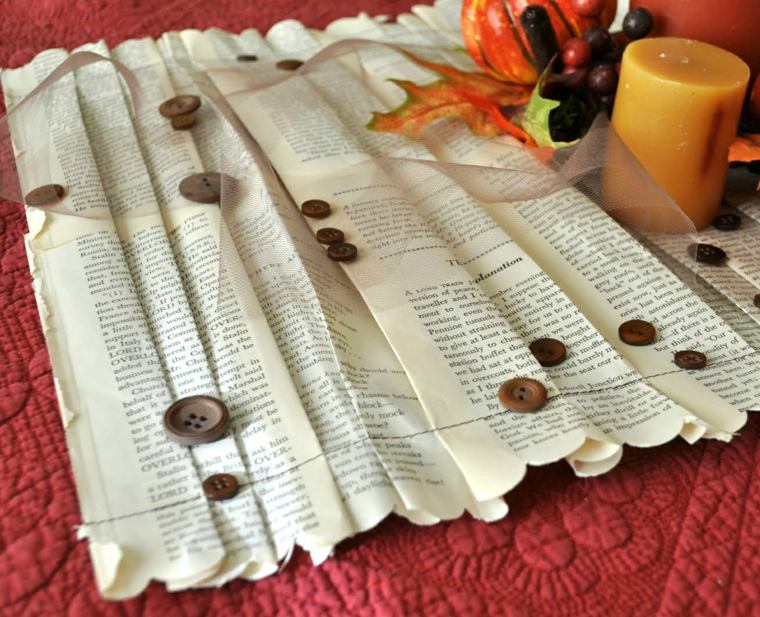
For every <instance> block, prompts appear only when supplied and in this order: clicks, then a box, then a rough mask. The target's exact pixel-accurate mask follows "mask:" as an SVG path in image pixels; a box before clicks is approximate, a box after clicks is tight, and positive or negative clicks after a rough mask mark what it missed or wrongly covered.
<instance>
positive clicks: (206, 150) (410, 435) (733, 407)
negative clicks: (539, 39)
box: [2, 0, 760, 598]
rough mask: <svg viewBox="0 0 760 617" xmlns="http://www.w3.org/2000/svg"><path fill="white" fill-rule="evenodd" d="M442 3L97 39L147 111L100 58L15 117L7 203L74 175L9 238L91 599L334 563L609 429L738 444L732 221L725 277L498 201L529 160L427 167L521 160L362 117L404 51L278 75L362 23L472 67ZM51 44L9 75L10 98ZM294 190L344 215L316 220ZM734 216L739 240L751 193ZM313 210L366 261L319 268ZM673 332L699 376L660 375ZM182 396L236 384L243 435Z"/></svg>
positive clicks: (744, 267)
mask: <svg viewBox="0 0 760 617" xmlns="http://www.w3.org/2000/svg"><path fill="white" fill-rule="evenodd" d="M457 6H458V3H457V2H455V1H454V0H439V2H438V3H437V4H436V5H435V7H417V8H416V9H415V11H414V13H415V14H414V15H412V14H409V15H402V16H399V18H398V19H397V23H394V24H389V23H385V22H384V20H383V19H380V18H370V17H368V16H366V15H360V16H359V17H357V18H350V19H342V20H338V21H337V22H335V23H333V24H331V25H330V26H329V27H328V28H326V30H325V31H324V32H315V31H310V30H307V29H306V28H304V27H303V26H302V25H301V24H299V23H298V22H294V21H286V22H282V23H280V24H277V25H276V26H274V27H273V28H272V29H271V30H270V31H269V33H267V35H266V36H262V35H261V34H259V33H258V32H256V31H253V30H244V31H243V32H241V33H240V34H237V35H233V34H230V33H227V32H223V31H220V30H213V29H212V30H209V31H206V32H200V31H196V30H188V31H183V32H170V33H166V34H164V35H163V36H162V37H161V38H160V40H158V41H153V40H152V39H142V40H135V41H127V42H125V43H122V44H121V45H119V46H118V47H116V48H115V49H113V50H109V49H108V48H107V46H106V45H105V44H104V43H102V42H101V43H97V44H92V45H87V46H84V47H83V48H82V49H83V50H87V51H94V52H96V53H98V54H100V55H102V56H104V57H106V58H113V59H114V60H117V61H119V62H120V63H122V64H123V65H124V66H126V67H127V69H129V71H131V73H132V74H133V75H134V76H135V78H136V79H137V82H138V85H139V91H140V98H139V101H134V100H132V98H131V97H130V92H129V90H128V88H127V87H126V86H125V84H124V82H123V80H122V79H121V78H120V77H119V76H118V72H117V70H116V68H115V67H114V65H113V64H111V63H109V62H98V63H94V64H89V65H86V66H81V67H79V68H77V70H76V71H74V72H72V73H70V74H69V75H67V76H65V77H64V78H62V79H60V80H59V81H58V82H56V84H55V85H54V86H53V87H51V88H50V90H49V92H47V93H46V98H45V99H44V100H45V105H44V122H43V123H42V125H43V126H44V129H43V130H36V131H29V130H28V126H27V125H28V124H29V123H30V122H31V119H30V116H29V115H27V116H24V115H23V114H18V115H15V116H12V118H11V119H12V125H11V129H12V132H13V133H14V135H15V137H17V138H18V137H19V136H22V135H23V136H24V137H25V139H23V140H20V139H19V140H15V142H14V143H16V145H17V151H16V161H17V167H18V171H19V176H20V180H21V184H22V187H23V189H24V192H27V191H29V190H31V189H34V188H35V187H37V186H40V185H42V184H46V183H51V182H55V183H58V184H61V185H62V186H64V187H66V195H65V199H64V202H63V204H62V206H61V207H60V208H56V209H55V210H54V211H44V210H43V209H35V208H29V209H28V210H27V214H28V220H29V227H30V232H29V234H28V236H27V238H26V244H27V248H28V253H29V260H30V268H31V270H32V273H33V276H34V285H35V293H36V297H37V301H38V305H39V309H40V314H41V317H42V321H43V325H44V330H45V335H46V338H47V342H48V347H49V349H50V354H51V360H52V364H53V370H54V374H55V379H56V386H57V389H58V393H59V400H60V403H61V410H62V415H63V422H64V427H65V430H66V435H67V441H68V445H69V449H70V452H71V458H72V465H73V468H74V474H75V478H76V482H77V490H78V492H79V499H80V503H81V508H82V519H83V523H82V525H81V527H80V536H81V537H86V538H88V539H89V542H90V552H91V555H92V560H93V564H94V568H95V573H96V579H97V582H98V586H99V589H100V590H101V592H102V593H103V595H104V596H106V597H111V598H124V597H129V596H131V595H135V594H137V593H139V592H140V591H141V590H142V589H143V588H144V587H145V586H146V585H147V584H148V582H149V581H150V580H151V579H156V580H160V581H164V582H165V583H166V585H167V587H168V588H169V589H172V590H175V589H183V588H187V587H193V586H210V585H221V584H224V583H225V582H227V581H229V580H231V579H233V578H237V577H243V578H247V579H256V578H260V577H263V576H267V575H269V574H272V573H274V572H275V571H276V570H277V568H278V564H280V563H281V562H283V561H286V560H287V559H288V557H289V555H290V553H291V551H292V550H293V549H294V547H295V546H296V545H298V546H301V547H303V548H304V549H306V550H308V551H309V552H310V553H311V555H312V558H313V560H314V561H315V562H316V563H319V562H321V561H322V560H324V559H325V558H327V557H328V556H329V555H330V554H331V552H332V550H333V548H334V546H335V545H336V544H337V543H338V542H340V541H341V540H343V539H345V538H347V537H350V536H351V535H354V534H356V533H358V532H361V531H365V530H368V529H370V528H372V527H374V526H375V525H377V524H378V523H379V522H380V521H381V520H382V519H383V518H384V517H386V516H387V515H388V514H389V513H392V512H394V513H396V514H399V515H401V516H403V517H405V518H407V519H409V520H410V521H413V522H415V523H418V524H433V523H436V522H438V521H440V520H448V519H452V518H456V517H458V516H461V515H462V514H463V513H464V512H469V513H470V514H472V515H473V516H475V517H477V518H480V519H484V520H488V521H491V520H496V519H498V518H500V517H502V516H504V515H505V514H506V513H507V506H506V504H505V502H504V499H503V498H502V496H503V495H504V494H505V493H507V492H508V491H509V490H510V489H511V488H513V487H514V486H515V485H516V484H517V483H519V482H520V481H521V479H522V478H523V476H524V474H525V471H526V468H527V465H529V464H533V465H539V464H545V463H549V462H553V461H557V460H559V459H562V458H565V459H566V460H567V462H568V463H569V464H570V465H571V466H572V468H573V469H574V471H575V472H576V473H577V474H578V475H581V476H589V475H597V474H600V473H604V472H606V471H608V470H609V469H611V468H612V467H614V466H615V464H617V462H618V461H619V460H620V458H621V456H622V454H623V446H624V445H626V444H629V445H636V446H653V445H656V444H660V443H663V442H665V441H668V440H670V439H672V438H673V437H675V436H677V435H679V434H680V435H681V436H682V437H683V438H685V439H687V440H688V441H690V442H693V441H696V440H697V439H699V438H700V437H715V438H720V439H729V438H730V436H731V435H732V434H733V433H734V432H735V431H736V430H738V429H739V428H740V427H741V426H742V424H743V423H744V421H745V417H746V416H745V413H744V412H745V411H746V410H748V409H758V408H760V377H758V375H760V371H758V370H757V369H758V363H759V362H760V356H758V349H760V347H759V345H760V341H759V340H758V337H757V335H756V333H755V330H754V329H753V327H752V326H753V325H754V324H755V321H753V319H756V316H754V317H753V316H752V315H750V307H749V306H744V305H741V304H740V303H738V302H737V304H739V308H737V306H735V305H734V304H733V303H731V302H728V301H727V300H726V298H730V299H731V300H734V299H736V298H739V297H740V296H741V297H744V296H742V294H745V295H746V292H748V290H749V286H751V285H753V284H756V277H757V273H756V271H754V270H753V269H752V267H751V266H750V265H748V264H749V261H750V260H749V257H748V256H749V255H751V254H752V251H753V250H755V249H754V248H753V247H751V246H750V245H749V244H748V243H749V242H750V241H749V239H748V238H749V237H750V236H749V235H746V236H736V238H735V240H733V242H735V243H736V244H735V245H732V246H731V247H730V250H729V254H730V255H731V256H732V265H731V268H730V272H731V274H730V275H726V273H725V272H718V271H710V274H711V276H707V275H705V276H704V277H702V273H701V272H698V274H700V276H699V277H697V276H693V277H688V276H687V277H683V275H682V273H683V271H684V270H685V269H687V268H689V267H693V265H692V264H689V263H688V262H686V261H683V260H679V259H678V258H677V257H676V258H674V255H677V254H679V253H678V251H680V250H681V248H682V247H678V246H676V244H675V243H677V242H681V241H682V240H681V239H673V238H672V237H670V238H667V239H664V240H663V239H659V238H655V239H653V238H642V239H640V241H639V240H637V239H635V238H634V237H633V236H631V235H630V234H629V233H628V232H626V231H625V230H624V229H623V228H621V227H620V226H619V225H618V224H617V223H615V222H614V221H613V220H612V219H611V218H610V217H609V216H608V215H607V214H606V213H604V212H603V211H601V210H600V209H599V208H597V207H596V206H595V205H594V204H593V203H592V202H591V201H589V200H588V199H587V198H586V197H584V196H583V195H582V194H581V193H580V192H578V191H576V190H575V189H570V188H568V189H566V190H564V191H561V192H556V193H554V194H552V195H550V196H548V197H544V198H541V199H536V200H531V201H525V200H522V201H514V200H511V199H510V195H511V193H510V182H512V183H514V182H517V181H518V180H517V179H516V178H518V176H514V175H512V176H510V175H509V174H508V173H506V172H505V173H503V174H501V175H494V174H488V175H485V176H479V175H477V172H469V175H467V174H465V175H464V176H460V177H459V179H460V182H457V181H455V180H454V179H453V178H452V177H451V176H450V175H447V174H445V173H442V172H441V168H440V167H439V166H437V165H439V164H440V163H441V162H446V163H450V164H455V165H470V166H491V167H497V168H502V169H504V168H509V167H513V168H526V167H530V165H531V164H533V163H534V162H533V161H532V160H531V159H530V158H529V155H527V154H526V153H525V152H524V151H522V150H520V149H519V148H517V147H514V146H513V145H510V141H509V138H506V139H502V138H499V139H496V140H495V141H484V140H482V139H479V138H474V137H473V136H472V135H470V133H469V132H468V130H467V129H466V128H465V127H464V126H463V125H462V124H460V123H458V122H457V121H443V122H439V123H437V124H435V125H434V126H433V127H432V130H431V131H430V132H429V133H428V134H427V135H426V139H425V140H424V141H422V140H410V139H408V138H406V137H403V136H400V135H396V134H392V133H379V132H373V131H370V130H368V129H367V128H366V124H367V121H368V120H369V118H370V117H371V115H372V113H373V112H375V111H383V110H388V109H392V108H393V107H395V106H397V105H398V104H400V103H401V102H402V101H403V100H404V93H403V92H402V91H401V90H400V89H399V88H398V87H397V86H395V85H394V84H392V83H390V82H389V81H388V79H389V78H396V79H407V80H409V81H412V82H414V83H418V84H424V83H430V82H432V81H434V80H435V79H437V78H438V76H437V75H436V74H435V73H433V72H432V71H429V70H428V69H425V68H422V67H421V66H420V65H418V64H416V63H414V62H413V61H412V60H410V58H409V57H408V56H406V55H405V54H403V53H400V52H399V51H397V50H394V49H391V48H388V47H379V46H373V45H370V44H358V45H356V46H355V48H354V49H353V50H352V51H351V53H345V54H341V55H340V56H338V57H336V58H333V59H331V60H326V61H325V62H323V63H322V64H320V65H319V66H317V67H315V68H314V70H310V71H309V72H306V73H303V74H300V73H299V74H294V75H292V76H290V77H289V78H288V79H282V78H283V77H287V76H288V74H287V72H285V71H283V70H282V69H280V68H278V67H277V64H276V63H277V61H280V60H285V59H288V60H307V59H308V58H310V57H311V56H313V55H314V54H315V53H317V52H318V51H319V50H320V49H323V48H324V47H325V46H327V45H329V44H330V43H333V42H335V41H338V40H341V39H357V38H362V39H372V40H379V41H385V42H393V43H398V44H402V45H406V46H409V47H410V48H413V49H414V51H415V53H416V54H419V55H420V56H424V57H425V58H426V59H428V60H432V61H436V62H442V63H447V64H450V65H453V66H456V67H458V68H460V69H462V70H476V69H475V65H474V64H473V62H472V61H471V60H470V59H469V57H468V56H467V55H466V54H464V53H463V52H462V51H461V49H457V48H456V43H455V41H456V40H457V36H458V24H457V18H456V14H458V12H457ZM67 57H68V54H67V53H66V52H64V51H62V50H50V51H47V52H44V53H42V54H40V55H39V56H37V57H36V58H35V59H34V60H33V61H32V62H31V63H30V64H28V65H27V66H25V67H22V68H20V69H15V70H8V71H3V73H2V85H3V90H4V95H5V98H6V103H7V106H8V109H12V108H13V106H14V105H16V104H17V103H18V102H19V101H20V100H21V99H23V97H24V96H25V95H26V94H28V93H29V92H30V91H31V90H32V89H33V88H34V87H35V86H36V85H37V84H38V83H39V82H40V81H41V80H42V79H43V78H44V77H45V76H46V75H47V74H48V73H49V72H50V71H51V70H52V69H53V68H54V67H55V66H57V65H58V64H60V63H61V62H62V61H64V60H65V59H66V58H67ZM253 57H255V58H257V60H255V61H254V60H252V58H253ZM273 79H279V80H280V81H278V83H276V84H274V85H272V84H271V82H272V80H273ZM261 84H269V85H267V86H266V87H260V86H261ZM175 95H193V96H198V97H199V98H200V101H201V106H200V108H199V109H198V110H197V111H196V112H195V120H196V124H195V126H194V127H193V128H192V129H191V130H189V131H182V130H174V129H173V128H172V126H171V124H170V123H169V122H168V120H167V119H166V118H164V117H162V116H161V115H160V114H159V113H158V111H157V109H158V106H159V105H160V104H161V103H162V102H163V101H165V100H167V99H169V98H171V97H173V96H175ZM36 119H37V118H36V117H35V120H36ZM29 135H31V137H29ZM22 142H23V144H24V147H23V148H21V147H18V144H19V143H22ZM40 161H42V162H43V163H44V164H42V165H41V164H40ZM469 169H475V167H472V168H469ZM200 172H205V173H212V172H220V173H221V174H222V177H223V178H224V179H223V181H222V190H221V200H220V202H221V203H220V204H199V203H195V202H193V201H190V200H189V199H187V198H186V197H184V196H182V195H181V194H180V191H179V189H178V186H179V183H180V182H181V181H182V180H183V179H184V178H187V177H188V176H190V175H192V174H196V173H200ZM473 181H479V182H480V184H481V186H480V189H482V190H481V191H480V192H481V193H488V194H490V195H491V196H492V197H493V198H491V199H489V200H487V201H484V200H483V199H479V198H478V197H477V194H479V193H478V191H474V192H473V191H472V190H468V183H471V182H473ZM470 188H471V187H470ZM494 196H495V197H494ZM308 199H324V200H326V201H328V202H329V203H330V204H331V208H332V212H331V214H330V216H329V218H327V219H322V220H317V219H308V218H305V217H304V216H302V214H301V212H300V210H299V205H300V204H301V203H302V202H304V201H305V200H308ZM740 207H741V208H743V209H744V211H745V213H746V218H747V222H746V225H745V229H744V231H745V232H746V233H747V234H750V233H751V232H752V231H753V230H754V227H752V226H756V225H757V223H756V222H755V221H754V220H753V215H755V210H753V209H752V206H751V205H743V206H740ZM326 226H329V227H335V228H340V229H341V230H342V231H343V232H344V233H345V235H346V239H347V241H348V242H351V243H353V244H355V245H356V246H357V247H358V257H357V258H356V259H355V260H354V261H351V262H343V263H337V262H334V261H331V260H330V259H328V258H327V256H326V251H325V246H324V245H321V244H320V243H319V242H318V241H317V240H316V238H315V232H316V231H317V230H318V229H320V228H322V227H326ZM751 227H752V229H750V228H751ZM742 238H744V239H742ZM642 242H643V243H645V244H646V245H647V246H649V247H650V249H651V251H652V252H654V253H655V255H657V256H658V257H659V258H660V259H661V260H662V261H658V260H657V259H656V258H655V257H654V256H653V254H652V252H650V250H647V249H646V248H644V247H643V246H642ZM674 247H675V248H674ZM743 251H744V252H743ZM742 256H744V257H742ZM663 263H665V264H666V265H667V266H668V267H669V268H670V269H671V270H672V271H674V272H676V273H677V274H681V278H683V279H684V281H685V282H682V281H681V280H679V278H678V277H676V276H674V275H673V274H672V273H671V271H670V270H668V269H667V268H666V267H664V266H663V265H662V264H663ZM727 276H736V277H740V280H739V279H737V280H738V282H737V280H733V279H727ZM721 277H722V278H721ZM740 285H745V287H746V288H745V287H740ZM631 318H643V319H647V320H649V321H651V322H653V323H654V324H655V325H656V327H657V331H658V338H657V340H656V342H655V344H654V345H652V346H651V347H646V348H642V347H631V346H628V345H625V344H624V343H622V342H621V341H620V340H619V338H618V336H617V327H618V325H619V324H620V323H621V322H622V321H625V320H626V319H631ZM543 337H553V338H557V339H561V340H562V341H563V342H564V343H565V345H566V346H567V350H568V355H567V359H566V360H565V362H563V363H562V364H559V365H557V366H551V367H544V366H541V364H540V363H539V362H538V361H537V359H536V358H535V357H534V356H533V354H532V353H531V352H530V350H529V349H528V345H529V343H531V342H532V341H534V340H536V339H539V338H543ZM690 348H694V349H700V350H701V351H703V352H705V353H706V354H707V355H708V357H709V359H710V362H709V364H708V366H707V368H705V369H703V370H702V371H690V372H689V371H684V370H681V369H679V368H678V367H676V366H675V365H674V364H673V361H672V358H673V352H674V351H675V350H678V349H690ZM511 377H521V378H526V377H529V378H532V379H535V380H537V381H539V382H540V383H541V384H543V385H544V386H545V388H546V391H547V401H546V404H545V405H544V407H543V408H542V409H540V410H538V411H537V412H536V413H532V414H520V413H514V412H510V411H507V410H506V409H505V408H504V407H503V406H502V405H501V404H500V402H499V398H498V390H499V386H500V384H501V383H502V382H504V381H505V380H506V379H509V378H511ZM198 394H202V395H209V396H213V397H215V398H219V399H220V400H222V401H223V402H224V403H225V404H226V405H227V407H228V408H229V411H230V428H229V430H228V431H227V432H226V433H225V435H224V437H223V438H221V439H219V440H218V441H215V442H212V443H208V444H203V445H196V446H192V447H186V446H180V445H178V444H175V443H174V442H172V441H170V440H168V439H167V437H166V434H165V432H164V429H163V427H162V418H163V414H164V411H165V410H166V408H167V407H168V405H169V404H171V403H172V401H176V400H177V399H180V398H182V397H185V396H192V395H198ZM220 472H225V473H231V474H233V475H234V476H235V477H236V479H237V480H238V483H239V485H240V490H239V492H238V494H237V496H236V497H235V498H234V499H230V500H227V501H208V500H207V499H206V497H205V495H204V493H203V491H202V489H201V484H202V482H203V480H204V479H205V478H207V477H208V476H209V475H211V474H214V473H220Z"/></svg>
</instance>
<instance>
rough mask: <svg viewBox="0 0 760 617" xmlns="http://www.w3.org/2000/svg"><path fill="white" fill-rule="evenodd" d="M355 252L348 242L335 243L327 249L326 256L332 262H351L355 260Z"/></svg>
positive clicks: (354, 248)
mask: <svg viewBox="0 0 760 617" xmlns="http://www.w3.org/2000/svg"><path fill="white" fill-rule="evenodd" d="M356 254H357V250H356V247H355V246H354V245H353V244H350V243H348V242H336V243H335V244H331V245H330V246H328V247H327V256H328V257H329V258H330V259H332V260H333V261H351V260H352V259H356Z"/></svg>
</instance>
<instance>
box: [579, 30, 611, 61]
mask: <svg viewBox="0 0 760 617" xmlns="http://www.w3.org/2000/svg"><path fill="white" fill-rule="evenodd" d="M583 39H584V40H585V41H587V42H588V43H589V44H590V45H591V51H592V52H593V54H594V56H602V55H604V54H605V53H607V52H608V51H609V50H610V49H612V35H611V34H610V33H609V32H608V31H607V30H605V29H604V28H601V27H600V26H591V27H590V28H589V29H588V30H586V31H585V32H584V33H583Z"/></svg>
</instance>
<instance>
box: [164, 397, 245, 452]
mask: <svg viewBox="0 0 760 617" xmlns="http://www.w3.org/2000/svg"><path fill="white" fill-rule="evenodd" d="M229 423H230V414H229V411H227V406H226V405H225V404H224V403H223V402H222V401H220V400H219V399H216V398H214V397H213V396H203V395H199V396H186V397H185V398H181V399H179V400H178V401H175V402H174V403H172V404H171V405H170V406H169V409H167V410H166V412H165V413H164V430H165V431H166V434H167V436H168V437H169V439H171V440H172V441H176V442H177V443H180V444H182V445H183V446H194V445H197V444H201V443H209V442H211V441H216V440H217V439H219V438H220V437H221V436H222V435H224V433H225V432H226V431H227V426H228V425H229Z"/></svg>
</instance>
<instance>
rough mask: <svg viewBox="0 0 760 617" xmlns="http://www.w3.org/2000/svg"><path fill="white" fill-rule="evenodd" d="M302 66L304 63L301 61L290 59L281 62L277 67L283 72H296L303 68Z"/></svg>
mask: <svg viewBox="0 0 760 617" xmlns="http://www.w3.org/2000/svg"><path fill="white" fill-rule="evenodd" d="M302 64H303V62H301V61H300V60H290V59H289V60H280V61H279V62H278V63H277V65H276V66H277V68H278V69H280V70H282V71H295V70H298V69H299V68H301V65H302Z"/></svg>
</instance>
